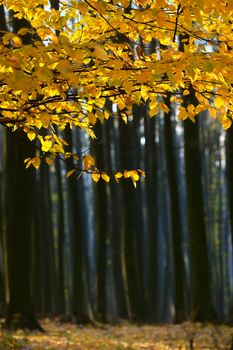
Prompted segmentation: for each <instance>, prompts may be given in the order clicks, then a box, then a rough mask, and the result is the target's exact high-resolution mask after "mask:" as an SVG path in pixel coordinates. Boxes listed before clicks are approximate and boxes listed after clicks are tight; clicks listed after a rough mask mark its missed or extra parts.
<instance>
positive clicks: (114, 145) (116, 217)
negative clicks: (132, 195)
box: [106, 118, 128, 319]
mask: <svg viewBox="0 0 233 350" xmlns="http://www.w3.org/2000/svg"><path fill="white" fill-rule="evenodd" d="M117 136H118V135H117V129H116V127H115V126H114V119H113V118H112V119H111V120H109V121H108V127H106V144H107V145H108V153H109V154H108V158H109V159H110V164H111V170H112V171H113V172H114V171H116V169H119V152H118V142H117ZM112 153H113V154H112ZM109 186H110V207H111V210H110V213H111V218H110V220H111V252H112V264H113V278H114V287H115V298H116V307H117V316H118V317H120V318H121V319H126V318H127V317H128V314H127V306H126V297H125V293H124V277H123V267H122V235H121V234H122V231H121V225H122V218H121V209H120V203H121V192H120V187H119V185H118V184H117V183H116V182H115V181H110V184H109Z"/></svg>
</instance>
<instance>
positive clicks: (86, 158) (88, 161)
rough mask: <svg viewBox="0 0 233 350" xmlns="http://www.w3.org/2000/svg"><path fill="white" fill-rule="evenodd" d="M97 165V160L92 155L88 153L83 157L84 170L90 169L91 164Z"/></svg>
mask: <svg viewBox="0 0 233 350" xmlns="http://www.w3.org/2000/svg"><path fill="white" fill-rule="evenodd" d="M93 165H95V160H94V158H93V157H92V156H90V155H89V154H87V155H86V156H84V157H83V168H84V170H88V169H89V168H90V167H91V166H93Z"/></svg>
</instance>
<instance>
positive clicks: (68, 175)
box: [66, 169, 77, 177]
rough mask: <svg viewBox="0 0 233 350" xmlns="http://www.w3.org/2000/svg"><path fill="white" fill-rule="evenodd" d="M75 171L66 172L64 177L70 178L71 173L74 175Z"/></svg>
mask: <svg viewBox="0 0 233 350" xmlns="http://www.w3.org/2000/svg"><path fill="white" fill-rule="evenodd" d="M76 170H77V169H72V170H70V171H68V172H67V174H66V177H70V176H71V175H72V174H73V173H75V171H76Z"/></svg>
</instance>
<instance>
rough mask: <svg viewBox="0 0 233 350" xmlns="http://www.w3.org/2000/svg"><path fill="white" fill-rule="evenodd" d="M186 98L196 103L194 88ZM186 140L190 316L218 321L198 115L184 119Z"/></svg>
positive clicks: (185, 103)
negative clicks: (211, 268) (190, 270)
mask: <svg viewBox="0 0 233 350" xmlns="http://www.w3.org/2000/svg"><path fill="white" fill-rule="evenodd" d="M183 98H184V106H187V105H188V104H190V103H192V104H194V105H196V104H197V101H196V99H195V95H194V91H192V89H190V94H189V95H186V96H184V97H183ZM184 143H185V176H186V190H187V201H188V226H189V235H190V249H191V268H192V277H191V285H192V304H191V318H192V319H193V320H195V321H216V313H215V310H214V307H213V302H212V295H211V278H210V267H209V261H208V247H207V239H206V227H205V212H204V199H203V187H202V169H201V150H200V143H199V128H198V118H197V120H196V123H195V124H194V123H193V122H192V121H191V120H189V119H187V120H185V121H184Z"/></svg>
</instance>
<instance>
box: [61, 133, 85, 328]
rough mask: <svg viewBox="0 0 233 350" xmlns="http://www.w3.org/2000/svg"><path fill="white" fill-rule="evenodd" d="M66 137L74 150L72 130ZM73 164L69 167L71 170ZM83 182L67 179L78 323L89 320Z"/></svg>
mask: <svg viewBox="0 0 233 350" xmlns="http://www.w3.org/2000/svg"><path fill="white" fill-rule="evenodd" d="M65 138H66V140H67V142H68V143H69V145H70V151H71V152H72V151H73V139H72V131H71V130H70V129H66V131H65ZM71 168H72V164H70V166H69V167H68V168H67V170H70V169H71ZM81 185H82V184H81V182H78V181H77V177H76V176H75V175H73V176H70V177H69V178H68V179H67V196H68V214H69V221H70V228H71V242H72V243H71V244H72V246H71V249H72V254H71V255H72V258H71V261H72V268H71V270H72V293H71V294H72V300H71V312H72V315H73V317H74V319H75V321H76V322H77V323H86V322H88V321H89V317H88V307H87V300H86V297H85V253H84V249H85V244H84V239H85V225H86V223H85V217H84V216H83V215H82V214H83V208H82V207H84V203H85V202H84V198H82V197H80V196H81V195H83V188H82V187H80V186H81Z"/></svg>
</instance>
